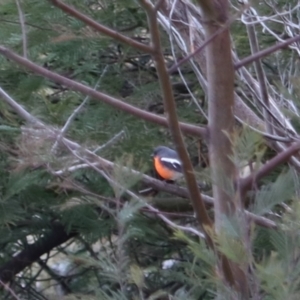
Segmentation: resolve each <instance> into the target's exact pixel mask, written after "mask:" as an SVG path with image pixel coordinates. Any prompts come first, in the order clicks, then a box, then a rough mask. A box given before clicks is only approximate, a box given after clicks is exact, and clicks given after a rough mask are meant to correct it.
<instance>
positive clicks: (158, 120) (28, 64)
mask: <svg viewBox="0 0 300 300" xmlns="http://www.w3.org/2000/svg"><path fill="white" fill-rule="evenodd" d="M0 54H2V55H3V56H5V57H7V58H9V59H11V60H13V61H14V62H16V63H17V64H19V65H21V66H24V67H25V68H27V69H28V70H30V71H32V72H34V73H36V74H39V75H41V76H43V77H45V78H48V79H50V80H52V81H54V82H57V83H59V84H61V85H64V86H66V87H68V88H69V89H71V90H74V91H77V92H80V93H82V94H84V95H89V96H90V97H92V98H94V99H97V100H100V101H102V102H104V103H106V104H108V105H110V106H112V107H115V108H117V109H119V110H122V111H124V112H127V113H129V114H131V115H133V116H135V117H138V118H140V119H143V120H145V121H148V122H151V123H154V124H158V125H160V126H164V127H168V122H167V120H166V118H164V117H161V116H158V115H155V114H152V113H149V112H147V111H145V110H142V109H140V108H137V107H135V106H133V105H130V104H128V103H125V102H123V101H121V100H119V99H117V98H114V97H111V96H109V95H107V94H104V93H101V92H98V91H95V90H94V89H93V88H90V87H88V86H86V85H83V84H82V83H79V82H77V81H74V80H71V79H68V78H66V77H64V76H62V75H59V74H57V73H54V72H52V71H49V70H47V69H46V68H43V67H40V66H38V65H37V64H35V63H33V62H32V61H30V60H28V59H25V58H23V57H22V56H19V55H18V54H16V53H14V52H12V51H11V50H9V49H7V48H5V47H3V46H0ZM180 128H181V130H182V131H183V132H184V133H185V134H191V135H195V136H198V137H199V136H202V137H205V138H206V128H203V127H200V126H195V125H192V124H187V123H180Z"/></svg>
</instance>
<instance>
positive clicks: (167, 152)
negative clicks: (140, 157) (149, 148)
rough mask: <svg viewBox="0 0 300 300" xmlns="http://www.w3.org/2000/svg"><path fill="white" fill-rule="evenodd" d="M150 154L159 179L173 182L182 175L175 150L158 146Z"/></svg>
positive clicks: (180, 164)
mask: <svg viewBox="0 0 300 300" xmlns="http://www.w3.org/2000/svg"><path fill="white" fill-rule="evenodd" d="M152 156H153V164H154V169H155V172H156V174H157V175H158V176H159V178H160V179H163V180H166V181H169V182H170V181H171V182H173V181H176V180H177V179H179V178H180V177H182V175H183V174H182V163H181V161H180V159H179V156H178V154H177V152H176V151H174V150H173V149H170V148H168V147H165V146H158V147H156V148H155V149H154V151H153V154H152Z"/></svg>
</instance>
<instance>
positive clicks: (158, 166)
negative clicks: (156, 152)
mask: <svg viewBox="0 0 300 300" xmlns="http://www.w3.org/2000/svg"><path fill="white" fill-rule="evenodd" d="M154 167H155V170H156V172H157V173H158V175H159V176H160V177H162V178H163V179H166V180H174V178H175V177H177V176H176V175H177V172H174V171H172V170H170V169H168V168H165V167H164V165H163V164H162V162H161V161H160V159H159V157H157V156H156V157H154Z"/></svg>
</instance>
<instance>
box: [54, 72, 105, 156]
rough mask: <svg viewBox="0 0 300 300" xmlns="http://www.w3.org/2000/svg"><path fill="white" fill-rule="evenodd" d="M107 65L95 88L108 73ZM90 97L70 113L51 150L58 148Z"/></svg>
mask: <svg viewBox="0 0 300 300" xmlns="http://www.w3.org/2000/svg"><path fill="white" fill-rule="evenodd" d="M107 67H108V66H106V67H105V68H104V70H103V72H102V74H101V76H100V78H99V79H98V81H97V82H96V84H95V87H94V90H96V89H97V87H98V85H99V83H100V81H101V79H102V77H103V76H104V74H105V73H106V70H107ZM89 99H90V97H89V96H86V97H85V99H84V100H83V101H82V103H81V104H80V105H79V106H78V107H77V108H76V109H75V110H74V111H73V113H72V114H71V115H70V117H69V118H68V120H67V122H66V123H65V125H64V127H63V128H62V129H61V132H60V134H59V136H58V137H57V140H56V141H55V143H54V145H53V147H52V149H51V152H54V151H55V150H56V148H57V144H58V140H60V139H61V138H62V137H63V135H64V134H65V133H66V131H67V130H68V129H69V127H70V125H71V123H72V121H73V120H74V118H75V117H76V115H77V114H78V113H79V112H80V111H81V109H82V108H83V107H84V105H85V104H86V103H87V101H88V100H89Z"/></svg>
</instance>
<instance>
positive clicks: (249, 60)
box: [234, 35, 300, 70]
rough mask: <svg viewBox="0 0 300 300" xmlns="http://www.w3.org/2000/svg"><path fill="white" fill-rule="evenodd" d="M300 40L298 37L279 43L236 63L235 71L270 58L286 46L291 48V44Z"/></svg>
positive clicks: (299, 36)
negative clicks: (259, 60)
mask: <svg viewBox="0 0 300 300" xmlns="http://www.w3.org/2000/svg"><path fill="white" fill-rule="evenodd" d="M299 40H300V35H297V36H295V37H292V38H290V39H287V40H286V41H284V42H282V43H278V44H276V45H274V46H271V47H269V48H267V49H264V50H261V51H259V52H257V53H255V54H254V55H250V56H248V57H246V58H243V59H242V60H240V61H239V62H237V63H235V64H234V68H235V70H238V69H239V68H241V67H244V66H246V65H248V64H250V63H252V62H254V61H256V60H258V59H260V58H263V57H265V56H268V55H269V54H271V53H273V52H276V51H278V50H280V49H283V48H285V47H286V46H289V45H290V44H292V43H295V42H297V41H299Z"/></svg>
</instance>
